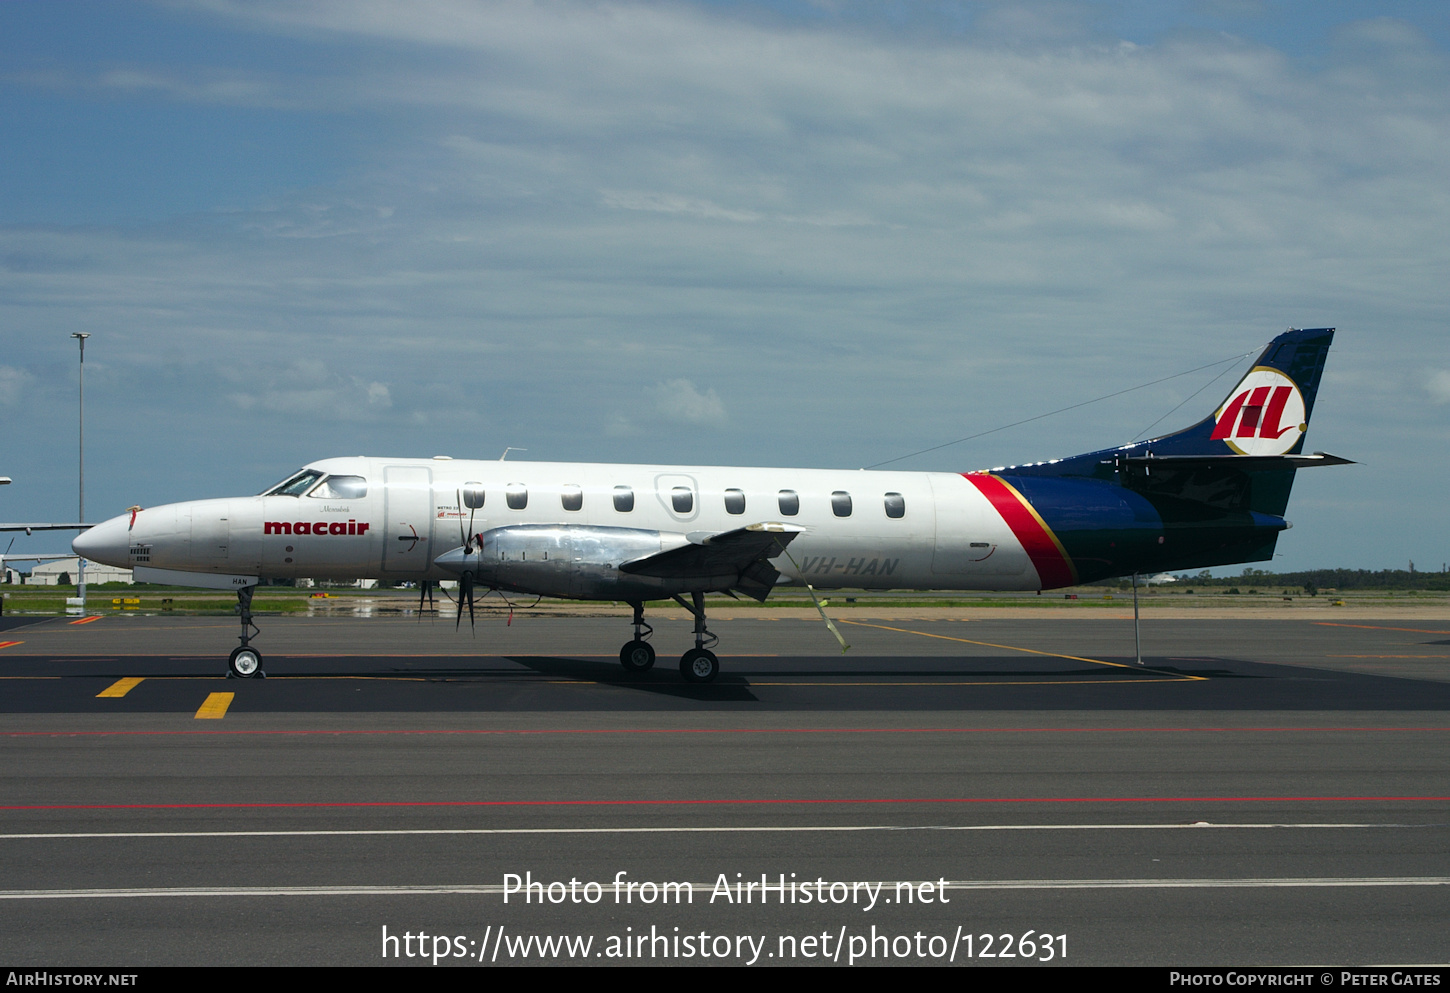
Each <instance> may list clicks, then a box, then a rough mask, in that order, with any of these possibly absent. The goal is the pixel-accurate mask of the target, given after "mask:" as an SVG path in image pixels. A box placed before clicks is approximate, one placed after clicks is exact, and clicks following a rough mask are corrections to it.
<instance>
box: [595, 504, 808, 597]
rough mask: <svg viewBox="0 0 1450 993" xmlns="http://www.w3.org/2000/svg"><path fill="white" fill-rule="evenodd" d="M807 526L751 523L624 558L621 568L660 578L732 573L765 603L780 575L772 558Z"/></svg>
mask: <svg viewBox="0 0 1450 993" xmlns="http://www.w3.org/2000/svg"><path fill="white" fill-rule="evenodd" d="M804 530H805V528H803V527H800V526H799V525H795V524H778V523H762V524H751V525H749V526H747V527H743V528H736V529H735V530H733V531H722V532H721V533H720V534H712V535H708V536H706V537H704V538H701V539H700V540H699V541H694V540H692V541H691V542H690V544H688V545H681V546H680V547H678V548H671V549H669V550H668V551H664V552H656V553H655V554H653V555H646V556H644V557H643V558H638V559H633V560H631V561H629V562H623V563H621V564H620V566H619V571H620V572H628V573H634V574H635V575H640V576H655V577H658V578H661V579H689V578H691V577H695V576H699V577H702V578H704V577H728V576H732V575H733V576H735V577H736V579H735V581H734V582H733V583H732V584H731V586H732V588H734V589H738V590H740V591H741V592H742V593H745V594H748V595H749V596H752V597H754V598H755V599H757V600H759V601H761V602H762V603H763V602H764V601H765V598H766V597H767V596H769V595H770V591H771V589H772V588H773V587H774V586H775V582H776V580H777V579H778V578H779V577H780V571H779V570H778V569H776V568H775V566H773V565H771V564H770V562H769V560H770V559H771V558H773V557H775V556H777V555H779V554H781V552H783V551H785V546H786V545H788V544H790V543H791V542H792V541H794V540H795V536H796V535H798V534H800V533H801V532H803V531H804ZM691 537H692V539H693V537H694V536H693V535H692V536H691Z"/></svg>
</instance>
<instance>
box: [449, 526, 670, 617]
mask: <svg viewBox="0 0 1450 993" xmlns="http://www.w3.org/2000/svg"><path fill="white" fill-rule="evenodd" d="M479 537H480V538H481V539H482V544H481V545H480V547H479V548H478V549H477V550H476V551H474V552H472V553H471V554H465V553H464V550H463V549H462V548H455V549H453V550H452V551H451V552H447V553H445V554H443V555H441V556H439V557H438V558H437V560H436V562H437V564H438V565H439V566H440V567H442V568H444V569H447V570H448V571H449V572H453V573H457V574H458V575H460V576H461V575H462V574H463V573H465V572H471V573H473V579H474V582H475V583H477V584H479V585H480V586H491V587H496V588H498V589H502V590H509V591H511V592H515V593H533V594H538V595H543V596H554V597H564V598H568V599H592V600H650V599H658V598H661V597H667V596H672V595H674V594H675V593H683V592H688V591H689V590H690V589H691V588H692V584H690V583H688V582H687V581H684V580H679V579H660V578H655V577H651V576H639V575H631V574H629V573H625V572H621V571H620V570H619V566H620V565H621V564H622V563H624V562H629V561H631V560H634V559H640V558H644V557H645V556H647V555H655V554H658V553H659V552H663V551H668V550H669V549H672V548H678V547H679V546H681V545H686V544H689V539H688V538H686V537H685V536H684V535H683V534H678V533H672V532H668V531H646V530H642V529H639V528H612V527H596V526H592V525H563V524H517V525H513V526H510V527H501V528H494V529H493V530H491V531H485V532H483V534H482V535H480V536H479Z"/></svg>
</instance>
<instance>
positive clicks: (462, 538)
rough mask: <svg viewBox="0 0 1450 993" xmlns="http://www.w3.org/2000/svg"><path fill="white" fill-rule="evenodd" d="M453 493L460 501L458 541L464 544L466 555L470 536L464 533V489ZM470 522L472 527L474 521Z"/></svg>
mask: <svg viewBox="0 0 1450 993" xmlns="http://www.w3.org/2000/svg"><path fill="white" fill-rule="evenodd" d="M453 493H454V497H455V499H457V501H458V504H457V506H458V543H459V544H460V545H462V546H463V553H464V554H465V555H466V554H468V536H467V535H465V534H464V533H463V491H462V490H454V491H453ZM468 524H469V527H472V526H473V521H472V520H470V521H469V522H468Z"/></svg>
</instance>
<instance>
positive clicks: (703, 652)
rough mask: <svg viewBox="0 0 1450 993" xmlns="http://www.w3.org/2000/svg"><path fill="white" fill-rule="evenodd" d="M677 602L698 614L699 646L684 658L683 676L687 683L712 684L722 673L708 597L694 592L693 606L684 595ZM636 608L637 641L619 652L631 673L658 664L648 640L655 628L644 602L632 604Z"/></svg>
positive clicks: (681, 667)
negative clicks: (708, 615) (707, 616)
mask: <svg viewBox="0 0 1450 993" xmlns="http://www.w3.org/2000/svg"><path fill="white" fill-rule="evenodd" d="M675 600H676V601H677V602H678V603H679V605H680V606H681V607H684V608H685V609H686V610H688V611H689V612H690V613H691V614H693V615H695V647H694V648H692V649H690V650H689V651H688V652H686V653H685V654H684V655H682V656H680V675H682V676H684V677H685V682H687V683H708V682H710V680H712V679H714V678H715V677H716V676H718V675H719V674H720V660H719V659H717V658H716V657H715V653H714V652H712V651H710V649H711V648H713V647H715V645H716V644H718V643H719V641H720V639H719V638H718V637H717V636H716V635H714V634H711V633H710V631H709V630H708V629H707V628H706V627H705V594H703V593H691V594H690V600H691V601H692V602H691V603H686V602H685V601H684V599H683V598H682V597H680V596H676V597H675ZM630 606H631V607H633V608H634V640H633V641H631V642H629V643H628V644H627V645H625V646H624V647H623V648H621V649H620V650H619V663H620V665H622V666H624V667H625V668H626V669H628V670H629V671H630V672H645V671H646V670H648V669H650V668H651V667H653V666H654V664H655V650H654V647H653V646H652V645H650V643H649V642H648V641H647V640H646V639H647V638H649V636H650V635H652V634H654V628H652V627H650V626H649V625H648V624H646V623H645V620H644V602H643V601H642V600H633V601H630Z"/></svg>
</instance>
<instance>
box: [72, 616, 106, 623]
mask: <svg viewBox="0 0 1450 993" xmlns="http://www.w3.org/2000/svg"><path fill="white" fill-rule="evenodd" d="M100 619H101V615H100V614H92V615H91V616H90V617H82V618H81V619H80V620H77V621H71V623H72V624H91V623H94V622H95V621H99V620H100Z"/></svg>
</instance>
